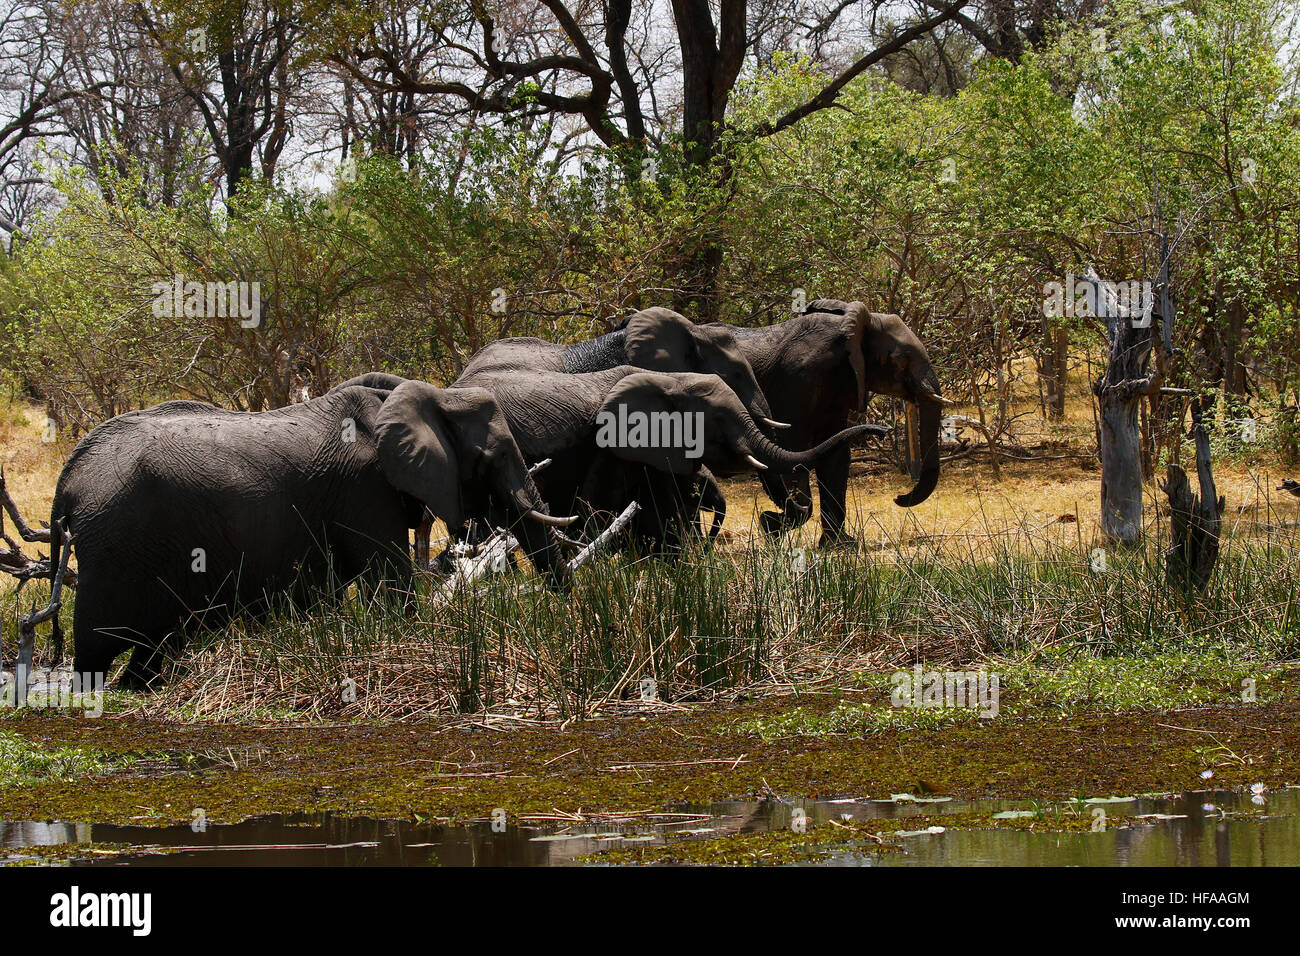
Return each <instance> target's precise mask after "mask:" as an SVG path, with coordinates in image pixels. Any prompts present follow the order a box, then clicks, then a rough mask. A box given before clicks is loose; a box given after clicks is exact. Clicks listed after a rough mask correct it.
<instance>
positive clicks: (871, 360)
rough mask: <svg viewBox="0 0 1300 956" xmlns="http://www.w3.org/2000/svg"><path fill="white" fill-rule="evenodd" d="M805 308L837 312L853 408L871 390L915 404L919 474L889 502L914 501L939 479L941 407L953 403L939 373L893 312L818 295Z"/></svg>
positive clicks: (907, 504)
mask: <svg viewBox="0 0 1300 956" xmlns="http://www.w3.org/2000/svg"><path fill="white" fill-rule="evenodd" d="M808 311H809V312H826V313H829V314H831V315H842V316H844V318H845V321H846V327H847V331H848V335H849V361H850V363H851V364H852V365H853V370H854V373H855V374H856V376H857V381H858V410H859V411H861V410H862V408H863V406H864V405H865V404H866V399H867V396H868V395H869V394H871V393H873V392H874V393H877V394H880V395H890V396H892V397H894V398H901V399H903V400H904V401H907V402H911V403H912V404H913V405H915V406H916V409H917V413H918V418H919V423H920V427H919V432H920V441H921V474H920V476H919V477H918V478H917V481H916V485H915V486H914V487H913V488H912V490H911V491H909V492H907V494H903V495H899V496H898V497H897V498H895V499H894V503H895V504H897V505H900V506H901V507H904V508H911V507H912V506H913V505H919V504H920V503H921V502H923V501H925V499H926V498H929V497H930V494H931V493H932V492H933V491H934V489H935V486H936V485H937V484H938V483H939V432H940V427H941V426H940V421H941V419H942V417H943V406H944V405H949V404H952V403H951V402H950V401H949V400H948V399H946V398H944V397H943V396H942V395H941V394H940V392H939V378H938V376H937V375H936V374H935V371H934V366H933V365H931V364H930V356H929V355H928V354H927V353H926V351H925V346H924V345H922V344H921V340H920V339H919V338H917V337H916V334H915V333H914V332H913V331H912V330H911V329H909V328H908V327H907V325H906V324H904V322H903V320H902V319H901V318H899V317H898V316H897V315H888V314H882V313H879V312H871V311H869V310H868V309H867V307H866V305H865V304H864V303H862V302H841V301H839V300H836V299H818V300H816V301H814V302H811V303H809V305H808Z"/></svg>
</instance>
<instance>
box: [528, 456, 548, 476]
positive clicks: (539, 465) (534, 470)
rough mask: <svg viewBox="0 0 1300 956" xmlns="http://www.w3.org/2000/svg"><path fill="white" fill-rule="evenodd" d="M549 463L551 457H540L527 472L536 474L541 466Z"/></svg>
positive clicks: (543, 466)
mask: <svg viewBox="0 0 1300 956" xmlns="http://www.w3.org/2000/svg"><path fill="white" fill-rule="evenodd" d="M550 463H551V459H549V458H543V459H542V460H541V461H539V462H538V463H537V464H535V465H533V467H531V468H529V469H528V473H529V474H530V475H535V474H537V473H538V472H539V471H541V470H542V469H543V468H545V467H546V466H547V465H549V464H550Z"/></svg>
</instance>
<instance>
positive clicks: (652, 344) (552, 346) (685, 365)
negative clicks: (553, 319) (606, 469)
mask: <svg viewBox="0 0 1300 956" xmlns="http://www.w3.org/2000/svg"><path fill="white" fill-rule="evenodd" d="M622 365H631V366H635V367H637V368H642V369H647V370H650V371H656V372H696V373H700V374H712V375H717V376H719V377H720V378H721V379H722V380H723V381H724V382H725V383H726V384H727V385H728V386H729V387H730V388H731V390H732V391H733V392H735V393H736V396H737V397H738V398H739V399H740V401H741V403H742V404H743V405H744V406H745V409H746V410H747V411H748V412H749V415H750V416H751V417H752V418H753V419H754V420H756V421H758V422H759V427H760V428H761V429H762V430H763V431H764V432H766V433H767V434H769V435H772V434H774V433H773V432H772V430H771V428H770V426H768V425H766V423H764V422H763V419H765V418H770V417H771V408H770V407H769V405H768V400H767V397H766V396H765V395H764V394H763V391H762V389H761V388H759V385H758V380H757V378H756V377H755V375H754V370H753V369H752V368H751V367H750V365H749V363H748V362H747V361H746V360H745V357H744V355H743V354H742V352H741V349H740V346H739V345H738V344H737V342H736V340H735V337H734V336H732V334H731V332H730V331H729V330H728V329H727V328H726V327H724V326H721V325H696V324H694V323H693V322H691V321H690V320H689V319H687V318H685V317H684V316H682V315H681V314H680V313H677V312H674V311H672V310H671V309H665V308H661V307H657V306H656V307H653V308H649V309H642V310H640V311H639V312H634V313H633V314H632V315H630V316H628V318H627V319H625V320H624V321H623V322H622V323H621V324H620V325H619V327H618V328H617V329H615V330H614V331H613V332H610V333H609V334H607V335H602V336H600V337H599V338H596V339H592V340H590V341H587V342H579V343H577V344H575V345H559V344H556V343H554V342H547V341H546V340H545V339H537V338H513V339H501V340H500V341H497V342H492V343H491V344H489V345H487V346H485V347H484V348H483V349H482V350H480V351H479V352H478V353H477V354H476V355H475V356H474V357H473V358H472V359H471V360H470V361H469V364H468V365H466V366H465V371H464V372H463V373H462V375H461V377H460V379H459V380H458V381H459V382H472V381H474V380H476V379H477V378H479V377H481V376H483V375H485V374H489V373H490V374H494V375H495V374H500V373H511V372H525V371H537V372H565V373H569V374H575V375H580V374H585V373H590V372H601V371H607V370H610V369H613V368H617V367H618V366H622ZM664 484H665V482H664V481H660V480H656V479H651V478H650V477H649V476H647V477H646V478H645V479H644V480H643V481H641V482H639V483H637V484H636V485H635V487H631V488H624V489H623V490H622V491H620V492H619V494H620V495H621V494H631V495H632V496H633V498H635V500H637V501H643V502H644V501H647V500H650V499H655V498H658V497H661V496H663V495H664V494H670V495H671V496H672V497H673V499H674V500H680V501H681V502H684V503H685V508H686V510H685V512H684V513H683V515H682V516H683V517H684V518H685V519H686V521H687V523H688V524H690V523H693V522H694V521H695V517H696V515H697V513H698V510H699V505H698V502H697V501H696V500H695V499H694V498H693V497H692V495H691V493H690V489H689V488H688V487H687V485H686V484H683V483H681V482H676V483H672V482H669V483H668V484H672V486H673V487H672V489H671V490H668V489H666V488H664V487H663V485H664ZM608 497H609V498H610V500H611V501H613V500H617V499H618V495H615V494H613V493H611V494H610V495H609V496H608ZM710 498H711V500H713V501H714V503H715V504H716V505H717V508H716V509H713V508H711V509H710V510H713V511H714V524H715V530H714V532H713V533H712V534H711V535H710V539H712V538H713V537H715V536H716V534H717V530H720V522H721V518H720V517H719V516H720V515H721V514H725V512H726V501H725V499H723V498H722V494H721V491H720V490H719V489H718V486H717V484H716V483H713V484H712V486H711V491H710ZM705 507H709V506H708V505H705ZM640 524H642V525H654V524H655V519H654V518H653V517H652V516H651V515H650V514H649V513H647V514H645V515H644V516H643V517H642V519H641V521H640Z"/></svg>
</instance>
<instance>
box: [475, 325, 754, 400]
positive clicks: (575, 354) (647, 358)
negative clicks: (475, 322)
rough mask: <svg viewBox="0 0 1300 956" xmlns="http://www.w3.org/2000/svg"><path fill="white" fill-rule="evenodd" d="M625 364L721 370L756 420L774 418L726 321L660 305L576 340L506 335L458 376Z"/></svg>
mask: <svg viewBox="0 0 1300 956" xmlns="http://www.w3.org/2000/svg"><path fill="white" fill-rule="evenodd" d="M620 365H633V366H636V367H637V368H642V369H646V370H648V371H652V372H698V373H700V374H704V375H717V376H718V377H720V378H721V379H722V380H723V381H724V382H726V383H727V385H728V386H729V387H730V388H731V390H732V391H734V392H735V393H736V395H737V397H739V398H740V401H741V403H742V404H743V405H744V406H745V408H746V409H747V410H748V411H749V414H750V415H751V416H752V417H753V418H754V419H756V420H760V421H761V419H763V418H770V417H771V414H772V413H771V409H770V408H769V406H768V400H767V398H766V396H764V394H763V391H762V389H760V388H759V386H758V380H757V378H755V376H754V370H753V369H752V368H750V366H749V363H748V362H747V361H746V360H745V356H744V355H743V354H742V352H741V349H740V346H739V345H738V344H737V343H736V340H735V338H734V337H733V336H732V334H731V332H730V331H729V330H728V329H727V328H726V327H725V326H722V325H696V324H694V323H693V322H691V321H690V320H689V319H687V318H685V317H684V316H682V315H681V314H680V313H677V312H674V311H673V310H672V309H664V308H660V307H658V306H656V307H654V308H650V309H642V310H641V311H639V312H634V313H633V314H632V315H630V316H628V318H627V319H626V320H624V321H623V322H622V323H621V324H620V326H619V328H617V329H615V330H614V331H613V332H610V333H609V334H608V335H602V336H600V337H599V338H596V339H592V340H590V341H587V342H579V343H577V344H576V345H558V344H556V343H554V342H547V341H546V340H545V339H533V338H514V339H500V340H499V341H496V342H492V343H490V344H488V345H486V346H484V347H483V348H482V349H480V350H479V352H478V353H477V354H476V355H475V356H474V357H473V358H472V359H470V361H469V364H467V365H466V366H465V371H464V372H463V373H462V374H461V376H460V379H458V381H470V380H472V379H474V378H475V377H476V376H479V375H482V374H485V373H487V372H512V371H515V372H517V371H524V370H533V371H538V372H568V373H569V374H574V375H576V374H582V373H584V372H602V371H605V370H607V369H612V368H616V367H618V366H620Z"/></svg>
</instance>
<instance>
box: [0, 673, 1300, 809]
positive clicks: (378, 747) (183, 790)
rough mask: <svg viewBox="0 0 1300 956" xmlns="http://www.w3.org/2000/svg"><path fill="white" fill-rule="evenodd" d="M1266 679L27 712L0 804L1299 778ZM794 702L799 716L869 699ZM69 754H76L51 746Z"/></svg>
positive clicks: (1157, 784) (1280, 699)
mask: <svg viewBox="0 0 1300 956" xmlns="http://www.w3.org/2000/svg"><path fill="white" fill-rule="evenodd" d="M1261 683H1262V682H1261ZM1269 687H1270V688H1271V689H1270V691H1269V693H1268V694H1267V695H1263V696H1265V697H1266V698H1267V699H1266V700H1264V701H1262V702H1259V703H1255V704H1248V703H1243V702H1242V701H1241V700H1240V699H1239V695H1238V694H1236V693H1229V692H1228V691H1229V690H1232V688H1230V687H1228V686H1226V685H1225V687H1224V693H1223V694H1222V695H1221V696H1218V697H1211V698H1207V699H1205V700H1203V701H1202V702H1201V703H1198V704H1195V705H1193V706H1189V707H1184V708H1181V709H1179V710H1178V711H1177V712H1171V711H1166V710H1154V711H1141V712H1137V711H1134V712H1125V713H1096V712H1091V711H1088V710H1087V709H1086V708H1083V709H1079V710H1076V711H1074V712H1071V713H1064V712H1062V713H1054V714H1046V715H1040V716H1027V717H1006V716H1000V717H999V718H998V719H995V720H973V721H968V722H966V723H962V724H953V725H949V726H944V727H937V728H934V729H928V730H920V731H918V730H916V729H914V728H906V727H889V728H883V729H880V730H878V731H876V732H874V733H872V734H870V735H864V734H847V733H845V734H836V735H814V736H800V737H775V738H764V737H762V736H760V735H758V734H757V733H755V732H754V731H753V730H752V728H754V727H756V726H764V725H765V722H766V723H768V724H770V723H771V722H775V721H780V720H781V719H783V717H785V716H788V714H789V713H790V712H791V711H792V703H793V702H792V700H791V699H789V698H785V699H767V700H762V701H756V702H749V703H744V704H730V705H721V704H719V705H707V706H706V705H700V706H697V707H694V708H691V709H688V710H684V711H681V712H676V713H669V714H664V713H656V714H654V715H645V716H642V717H629V718H621V719H603V720H589V721H586V722H580V723H573V724H570V725H569V726H567V727H565V728H564V729H559V728H545V727H529V726H524V727H518V728H515V729H511V730H508V731H503V730H500V729H487V728H484V727H479V726H467V725H466V724H465V723H464V722H463V721H461V722H456V723H451V722H440V721H426V722H422V723H419V724H411V725H407V724H387V725H355V724H347V725H319V724H317V725H310V726H285V725H275V724H263V725H250V724H239V725H233V724H211V723H205V724H179V723H175V722H172V721H163V720H153V719H145V718H141V717H139V716H130V717H122V716H118V717H107V716H106V717H104V718H101V719H99V720H88V719H84V718H78V717H73V716H70V715H67V714H61V713H57V712H44V713H42V712H26V713H20V714H17V715H15V716H14V717H13V718H12V719H10V720H9V721H7V722H6V724H5V727H4V730H5V732H6V733H7V734H9V735H11V736H14V737H18V738H21V740H22V747H23V748H24V751H25V753H26V754H27V755H28V757H27V759H28V760H31V759H43V758H38V757H33V756H32V755H33V754H37V753H43V754H45V755H46V756H47V757H49V761H48V763H47V764H46V765H47V766H49V767H57V766H62V767H63V768H64V770H63V771H60V772H55V773H49V774H44V775H43V774H41V773H32V772H30V771H29V772H25V773H24V774H23V777H22V782H21V783H19V782H17V778H16V777H14V778H10V779H7V780H5V781H4V782H3V784H0V817H2V818H7V819H55V818H57V819H61V820H71V821H87V822H108V823H126V822H133V823H140V824H146V825H164V824H172V823H188V822H189V821H190V820H191V817H192V813H193V811H194V810H195V809H198V808H202V809H203V810H204V812H205V814H206V816H207V817H208V819H210V820H211V821H213V822H214V823H222V822H234V821H237V820H241V819H244V818H247V817H249V816H254V815H257V814H263V813H296V812H324V811H336V812H341V813H347V814H354V815H368V816H376V817H388V818H406V819H412V818H414V817H416V815H420V816H423V817H427V818H437V819H441V820H448V821H452V822H463V821H466V820H471V819H482V818H486V817H488V816H489V815H490V814H491V813H492V811H493V810H494V809H496V808H502V809H504V810H505V811H506V812H507V814H508V815H509V816H510V817H511V818H515V817H517V816H519V815H523V814H529V813H550V812H552V811H554V810H561V811H564V812H568V813H574V812H578V811H581V812H583V813H586V814H591V813H611V814H615V813H620V812H631V811H637V810H662V809H665V808H672V807H678V806H681V805H682V804H687V803H712V802H714V801H718V800H722V799H727V798H730V797H736V796H741V797H744V796H752V795H762V794H767V793H776V794H779V795H781V796H783V797H788V798H799V797H819V796H820V797H834V796H840V795H846V794H847V795H854V796H861V797H888V796H889V795H890V794H894V793H922V792H925V793H932V794H943V795H949V796H953V797H958V798H961V797H970V798H978V797H1006V798H1026V799H1027V798H1038V799H1052V798H1055V799H1058V800H1059V799H1068V798H1071V797H1074V796H1077V795H1087V796H1099V795H1106V794H1132V793H1144V792H1151V791H1157V790H1160V791H1167V792H1181V791H1186V790H1189V789H1195V788H1197V787H1200V786H1204V782H1203V780H1202V779H1201V776H1200V775H1201V773H1202V772H1203V771H1204V770H1206V769H1208V768H1213V769H1214V771H1215V777H1214V782H1215V785H1216V786H1222V787H1247V786H1249V785H1250V784H1252V783H1256V782H1263V783H1265V784H1267V785H1269V786H1270V787H1275V786H1280V785H1283V784H1286V783H1289V782H1292V781H1296V780H1300V704H1297V700H1298V699H1300V693H1298V691H1300V676H1298V672H1297V671H1296V670H1294V669H1290V670H1286V671H1281V672H1277V673H1275V674H1273V675H1272V676H1271V677H1270V679H1269ZM799 701H800V703H799V704H798V706H797V708H794V709H797V710H798V712H799V713H800V714H801V715H803V717H804V718H806V719H813V718H817V717H818V716H825V715H827V714H830V713H832V712H834V711H835V710H836V709H837V708H842V707H844V706H846V705H853V704H855V703H857V704H863V703H866V701H862V700H857V701H855V700H854V698H853V697H852V696H850V695H830V694H828V695H825V696H809V695H806V694H805V695H804V696H802V697H801V698H799ZM73 752H75V753H78V754H81V755H82V756H80V757H78V758H76V759H78V760H85V761H87V762H85V763H81V764H78V763H76V762H72V763H68V762H66V761H65V762H64V763H63V764H60V763H59V761H60V760H62V759H64V758H65V757H67V756H68V755H69V754H70V753H73ZM145 754H148V755H153V757H152V759H149V760H144V759H141V755H145ZM59 755H63V756H62V757H61V756H59ZM85 755H89V756H88V757H87V756H85ZM64 771H66V772H64ZM83 771H84V772H83Z"/></svg>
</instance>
